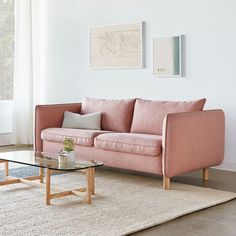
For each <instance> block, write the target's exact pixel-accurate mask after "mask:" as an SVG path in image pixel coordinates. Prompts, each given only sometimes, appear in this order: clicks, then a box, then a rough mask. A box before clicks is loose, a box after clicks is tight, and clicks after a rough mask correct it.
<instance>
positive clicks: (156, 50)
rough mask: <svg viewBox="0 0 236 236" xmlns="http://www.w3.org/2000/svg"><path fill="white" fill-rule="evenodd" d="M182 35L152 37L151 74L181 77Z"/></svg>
mask: <svg viewBox="0 0 236 236" xmlns="http://www.w3.org/2000/svg"><path fill="white" fill-rule="evenodd" d="M181 40H182V35H178V36H171V37H159V38H154V39H153V76H154V77H181V76H182V72H181V71H182V62H181Z"/></svg>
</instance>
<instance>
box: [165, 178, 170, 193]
mask: <svg viewBox="0 0 236 236" xmlns="http://www.w3.org/2000/svg"><path fill="white" fill-rule="evenodd" d="M163 189H165V190H169V189H170V178H169V177H166V176H163Z"/></svg>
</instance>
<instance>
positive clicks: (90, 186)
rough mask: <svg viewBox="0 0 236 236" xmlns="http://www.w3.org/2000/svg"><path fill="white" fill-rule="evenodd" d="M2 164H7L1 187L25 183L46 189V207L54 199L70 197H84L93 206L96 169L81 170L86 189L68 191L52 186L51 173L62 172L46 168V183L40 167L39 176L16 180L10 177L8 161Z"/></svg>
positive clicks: (2, 161)
mask: <svg viewBox="0 0 236 236" xmlns="http://www.w3.org/2000/svg"><path fill="white" fill-rule="evenodd" d="M0 163H4V164H5V180H4V181H0V186H3V185H8V184H15V183H24V184H27V185H31V186H36V187H40V188H45V203H46V205H50V201H51V199H53V198H60V197H65V196H68V195H75V196H78V197H82V198H84V199H85V200H86V203H88V204H91V202H92V195H95V183H94V177H95V168H94V167H88V168H86V169H83V170H81V171H82V172H85V173H86V182H87V183H86V187H83V188H79V189H74V190H66V189H64V188H60V187H56V186H51V173H52V172H55V171H57V172H58V171H61V170H55V171H54V170H51V169H49V168H45V170H46V171H45V183H44V176H43V169H44V168H43V167H39V175H36V176H29V177H25V178H16V177H12V176H9V164H8V161H5V160H0ZM34 180H39V182H35V181H34ZM51 190H54V191H55V192H56V193H51Z"/></svg>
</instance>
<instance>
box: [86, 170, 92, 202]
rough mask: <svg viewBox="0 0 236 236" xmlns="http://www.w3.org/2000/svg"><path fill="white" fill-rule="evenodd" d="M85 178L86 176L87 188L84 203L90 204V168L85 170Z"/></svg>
mask: <svg viewBox="0 0 236 236" xmlns="http://www.w3.org/2000/svg"><path fill="white" fill-rule="evenodd" d="M86 176H87V187H86V202H87V203H88V204H91V193H92V191H91V190H92V188H91V187H92V181H91V180H92V168H87V169H86Z"/></svg>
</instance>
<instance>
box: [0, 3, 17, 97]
mask: <svg viewBox="0 0 236 236" xmlns="http://www.w3.org/2000/svg"><path fill="white" fill-rule="evenodd" d="M13 75H14V0H0V100H12V99H13Z"/></svg>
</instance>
